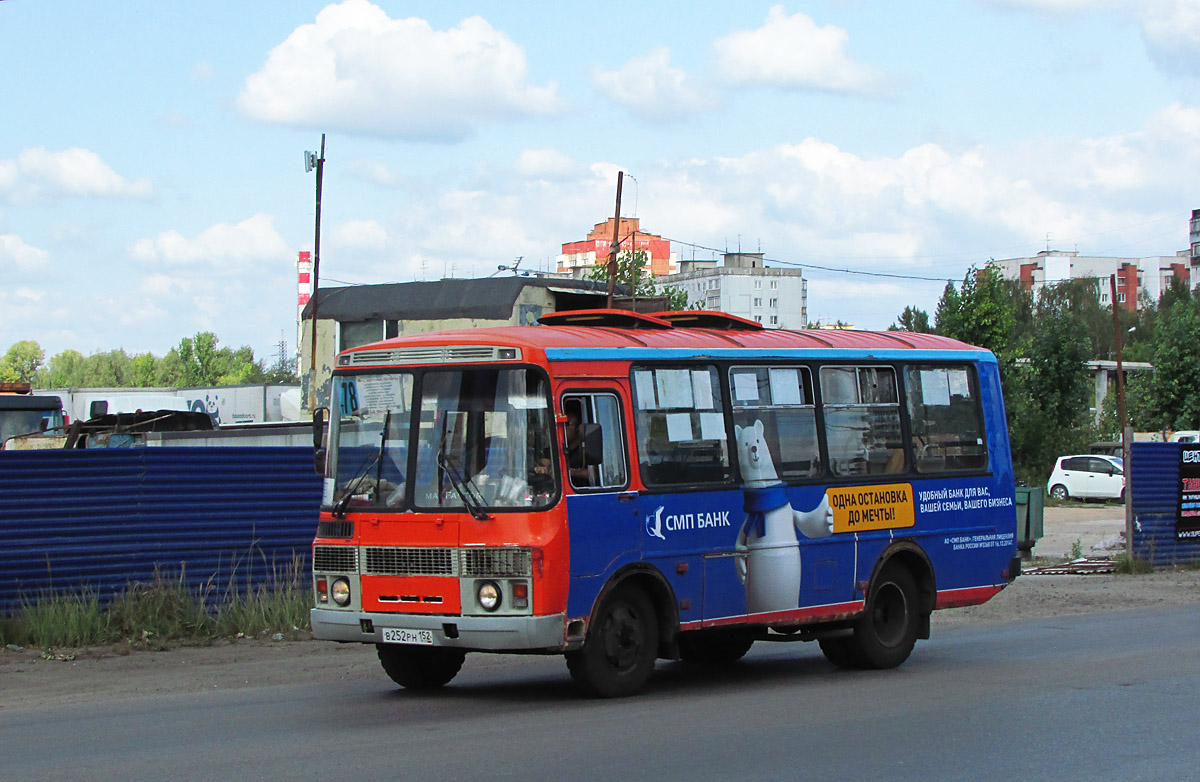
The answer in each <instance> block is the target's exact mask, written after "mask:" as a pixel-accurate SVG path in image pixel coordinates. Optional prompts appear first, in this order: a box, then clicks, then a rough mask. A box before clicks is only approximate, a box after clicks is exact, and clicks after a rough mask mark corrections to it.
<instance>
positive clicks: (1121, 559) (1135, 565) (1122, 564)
mask: <svg viewBox="0 0 1200 782" xmlns="http://www.w3.org/2000/svg"><path fill="white" fill-rule="evenodd" d="M1112 559H1113V564H1114V565H1116V572H1117V573H1119V574H1121V575H1126V576H1140V575H1145V574H1146V573H1153V572H1154V566H1153V565H1151V564H1150V562H1149V561H1148V560H1145V559H1138V558H1137V557H1131V556H1129V555H1128V554H1126V553H1124V552H1122V553H1120V554H1117V555H1116V556H1114V557H1113V558H1112Z"/></svg>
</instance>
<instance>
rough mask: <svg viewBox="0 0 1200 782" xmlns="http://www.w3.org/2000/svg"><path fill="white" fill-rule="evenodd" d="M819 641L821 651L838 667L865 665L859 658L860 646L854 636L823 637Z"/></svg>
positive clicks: (853, 667)
mask: <svg viewBox="0 0 1200 782" xmlns="http://www.w3.org/2000/svg"><path fill="white" fill-rule="evenodd" d="M818 643H819V644H820V646H821V653H822V654H824V655H825V659H826V660H828V661H829V662H831V663H833V664H834V665H836V666H837V667H839V668H848V669H852V670H853V669H858V668H862V667H863V664H862V663H861V662H860V661H859V658H858V647H857V645H856V642H855V639H854V638H853V637H852V636H848V635H846V636H840V637H837V638H822V639H820V640H819V641H818Z"/></svg>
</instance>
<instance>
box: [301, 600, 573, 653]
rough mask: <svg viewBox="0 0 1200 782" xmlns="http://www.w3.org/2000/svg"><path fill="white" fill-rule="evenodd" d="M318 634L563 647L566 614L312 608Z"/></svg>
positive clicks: (506, 647) (510, 647)
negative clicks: (394, 634) (426, 635)
mask: <svg viewBox="0 0 1200 782" xmlns="http://www.w3.org/2000/svg"><path fill="white" fill-rule="evenodd" d="M310 619H311V621H312V631H313V637H314V638H318V639H320V640H322V641H349V642H352V643H364V644H376V643H383V631H384V630H385V629H404V630H428V631H430V633H431V634H432V639H433V645H434V646H451V647H455V648H459V649H478V650H483V651H494V652H500V651H534V650H538V651H547V652H555V651H562V650H563V649H564V648H565V647H566V644H565V643H564V640H563V627H564V624H565V616H564V615H563V614H552V615H550V616H427V615H417V614H384V613H372V612H365V611H337V610H334V609H329V608H314V609H312V610H311V613H310Z"/></svg>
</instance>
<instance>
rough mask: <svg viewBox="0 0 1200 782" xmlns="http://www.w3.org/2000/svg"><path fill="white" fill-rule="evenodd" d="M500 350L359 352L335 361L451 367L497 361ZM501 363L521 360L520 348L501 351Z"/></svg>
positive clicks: (469, 347) (461, 347)
mask: <svg viewBox="0 0 1200 782" xmlns="http://www.w3.org/2000/svg"><path fill="white" fill-rule="evenodd" d="M500 350H501V349H500V348H499V347H496V346H493V345H448V346H446V347H437V346H433V347H412V348H392V349H390V350H389V349H380V350H358V351H355V352H353V353H346V354H344V355H342V356H341V357H339V358H338V366H343V367H345V366H352V367H353V366H382V365H386V364H453V363H456V362H460V361H462V362H465V361H500V360H502V359H501V353H500ZM504 350H505V351H506V354H505V355H504V357H503V360H508V361H513V360H520V358H521V350H520V348H504Z"/></svg>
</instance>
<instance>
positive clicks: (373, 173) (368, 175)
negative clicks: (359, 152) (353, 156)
mask: <svg viewBox="0 0 1200 782" xmlns="http://www.w3.org/2000/svg"><path fill="white" fill-rule="evenodd" d="M346 171H347V173H349V174H351V175H352V176H356V177H359V178H360V179H365V180H367V181H368V182H372V183H374V184H376V185H378V186H380V187H387V188H396V187H400V186H401V185H402V184H403V183H404V177H402V176H399V175H397V174H395V173H393V172H392V170H391V169H390V168H388V167H387V166H386V165H385V164H383V163H381V162H379V161H378V160H370V159H368V158H359V159H358V160H355V161H354V162H353V163H351V164H350V165H349V166H347V167H346Z"/></svg>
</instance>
